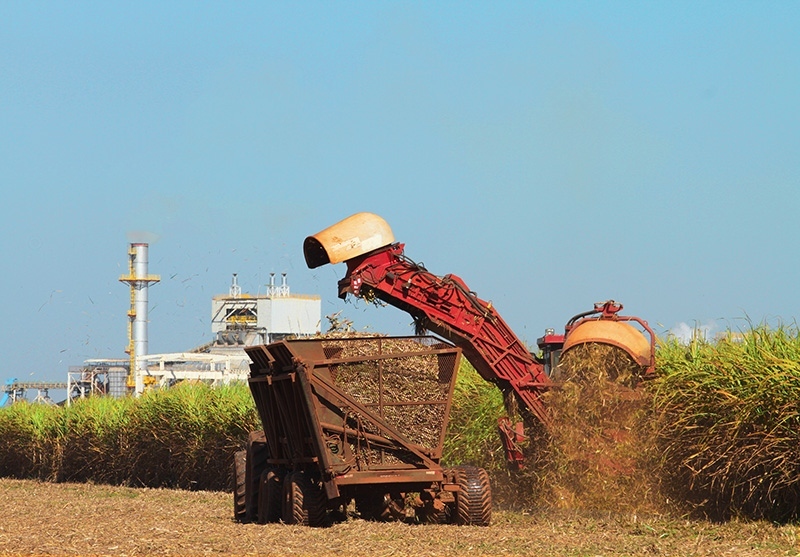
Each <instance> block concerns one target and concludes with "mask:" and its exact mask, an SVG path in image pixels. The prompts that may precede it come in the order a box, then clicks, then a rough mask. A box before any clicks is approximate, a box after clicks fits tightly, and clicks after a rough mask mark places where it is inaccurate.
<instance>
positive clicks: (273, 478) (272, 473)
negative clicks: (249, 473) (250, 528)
mask: <svg viewBox="0 0 800 557" xmlns="http://www.w3.org/2000/svg"><path fill="white" fill-rule="evenodd" d="M283 476H284V472H283V471H282V470H280V469H278V468H267V470H266V471H265V472H262V474H261V482H260V485H259V488H258V523H259V524H267V523H270V522H278V521H279V520H280V519H281V513H282V508H281V506H282V502H283Z"/></svg>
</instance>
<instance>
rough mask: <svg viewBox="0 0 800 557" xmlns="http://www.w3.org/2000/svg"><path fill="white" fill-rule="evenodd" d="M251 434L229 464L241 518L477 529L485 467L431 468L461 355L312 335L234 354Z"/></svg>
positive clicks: (483, 520) (436, 345)
mask: <svg viewBox="0 0 800 557" xmlns="http://www.w3.org/2000/svg"><path fill="white" fill-rule="evenodd" d="M246 350H247V353H248V355H249V356H250V359H251V360H252V362H253V363H252V364H251V373H250V378H249V385H250V389H251V392H252V394H253V398H254V400H255V403H256V408H257V410H258V414H259V417H260V418H261V422H262V424H263V426H264V430H263V431H259V432H254V433H251V434H250V437H249V440H248V443H247V447H246V449H245V450H243V451H239V452H237V453H236V455H235V458H234V472H233V476H234V482H235V486H234V513H235V515H236V518H238V519H239V520H243V521H258V522H261V523H267V522H277V521H279V520H282V521H283V522H285V523H289V524H307V525H310V526H323V525H325V524H328V523H329V522H330V521H331V520H335V519H336V517H337V515H338V516H343V513H345V512H346V511H347V509H348V507H349V506H350V503H351V502H354V503H355V510H356V511H357V512H358V513H359V514H360V515H361V516H362V517H363V518H370V519H392V518H394V519H413V520H416V521H419V522H427V523H457V524H472V525H488V524H489V521H490V519H491V510H492V496H491V488H490V485H489V479H488V476H487V474H486V471H485V470H483V469H480V468H475V467H470V466H460V467H453V468H443V467H442V466H441V464H440V459H441V456H442V444H443V441H444V434H445V431H446V429H447V422H448V417H449V414H450V404H451V400H452V394H453V386H454V382H455V378H456V373H457V371H458V367H459V362H460V360H461V349H459V348H457V347H455V346H453V345H452V344H450V343H448V342H444V341H442V340H441V339H436V338H434V337H373V338H342V339H332V338H319V339H310V340H286V341H279V342H276V343H272V344H269V345H262V346H254V347H248V348H246Z"/></svg>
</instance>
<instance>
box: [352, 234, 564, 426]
mask: <svg viewBox="0 0 800 557" xmlns="http://www.w3.org/2000/svg"><path fill="white" fill-rule="evenodd" d="M403 248H404V245H403V244H392V245H390V246H387V247H385V248H382V249H380V250H377V251H374V252H370V253H367V254H365V255H362V256H360V257H356V258H354V259H351V260H349V261H347V275H346V276H345V277H344V278H343V279H342V280H341V281H339V296H340V297H341V298H345V297H346V296H347V294H348V293H350V294H353V295H355V296H359V297H363V298H367V299H369V298H370V297H372V296H374V297H375V298H377V299H380V300H382V301H383V302H386V303H387V304H389V305H392V306H395V307H397V308H399V309H402V310H403V311H406V312H407V313H409V314H411V316H412V317H413V318H414V320H415V321H416V322H417V323H418V324H419V325H421V326H422V327H424V328H425V329H428V330H430V331H433V332H434V333H436V334H438V335H440V336H442V337H443V338H446V339H448V340H450V341H451V342H453V343H454V344H456V345H457V346H459V347H460V348H461V349H462V350H463V352H464V355H465V356H466V358H467V359H468V360H469V361H470V363H471V364H472V365H473V366H475V369H476V370H477V371H478V373H479V374H480V375H481V377H483V378H484V379H486V380H487V381H491V382H493V383H495V384H497V385H498V387H500V389H501V390H502V391H503V392H504V393H505V394H509V392H510V391H513V392H514V393H516V395H517V397H518V398H519V399H520V400H521V402H522V403H523V404H524V406H525V407H526V408H527V409H528V410H529V411H530V412H531V413H532V414H533V415H535V416H536V417H537V418H539V419H540V420H541V421H542V422H544V423H547V413H546V411H545V408H544V406H543V404H542V401H541V399H540V396H541V393H542V390H543V389H544V388H545V387H547V386H548V385H550V380H549V378H548V377H547V375H546V374H545V372H544V366H543V365H542V364H541V363H539V362H537V361H536V359H535V358H534V357H533V356H532V355H531V353H530V352H529V351H528V349H527V348H526V347H525V346H524V345H523V344H522V342H521V341H520V340H519V338H517V336H516V335H515V334H514V332H513V331H512V330H511V329H510V328H509V326H508V325H507V324H506V323H505V321H503V319H502V318H501V317H500V315H499V314H498V313H497V312H496V311H495V309H494V308H493V307H492V304H491V303H490V302H485V301H483V300H481V299H480V298H478V297H477V296H476V295H475V294H474V293H473V292H470V290H469V288H467V285H466V284H464V281H463V280H461V279H460V278H459V277H457V276H455V275H445V276H443V277H439V276H436V275H433V274H431V273H429V272H428V271H427V270H426V269H425V268H424V267H422V266H421V265H418V264H416V263H414V262H413V261H411V260H410V259H408V258H407V257H405V256H404V255H403Z"/></svg>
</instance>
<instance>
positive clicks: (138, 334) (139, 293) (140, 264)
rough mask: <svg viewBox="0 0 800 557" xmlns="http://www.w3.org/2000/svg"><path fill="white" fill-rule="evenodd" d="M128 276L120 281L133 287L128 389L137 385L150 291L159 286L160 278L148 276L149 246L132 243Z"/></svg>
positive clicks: (145, 341)
mask: <svg viewBox="0 0 800 557" xmlns="http://www.w3.org/2000/svg"><path fill="white" fill-rule="evenodd" d="M128 263H129V272H128V274H127V275H123V276H121V277H120V278H119V280H120V282H124V283H126V284H128V285H130V287H131V309H130V310H129V311H128V320H129V322H128V349H127V350H126V352H128V354H129V355H130V372H129V375H128V387H137V389H136V390H137V392H140V391H141V389H140V388H139V386H138V385H136V377H137V373H136V372H137V371H139V370H138V369H137V367H138V359H137V358H138V357H140V356H145V355H147V342H148V339H147V312H148V300H147V290H148V287H149V286H150V283H155V282H159V281H160V280H161V277H159V276H157V275H149V274H148V245H147V244H145V243H133V244H131V245H130V249H129V250H128Z"/></svg>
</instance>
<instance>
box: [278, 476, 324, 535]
mask: <svg viewBox="0 0 800 557" xmlns="http://www.w3.org/2000/svg"><path fill="white" fill-rule="evenodd" d="M326 502H327V500H326V497H325V494H324V493H323V491H322V489H320V488H319V487H317V486H316V485H315V484H314V483H313V482H312V481H311V479H310V478H309V477H308V476H307V475H306V474H304V473H303V472H293V473H292V474H289V475H288V476H287V477H286V479H285V480H284V482H283V521H284V522H285V523H286V524H299V525H302V526H324V524H325V515H326Z"/></svg>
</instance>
